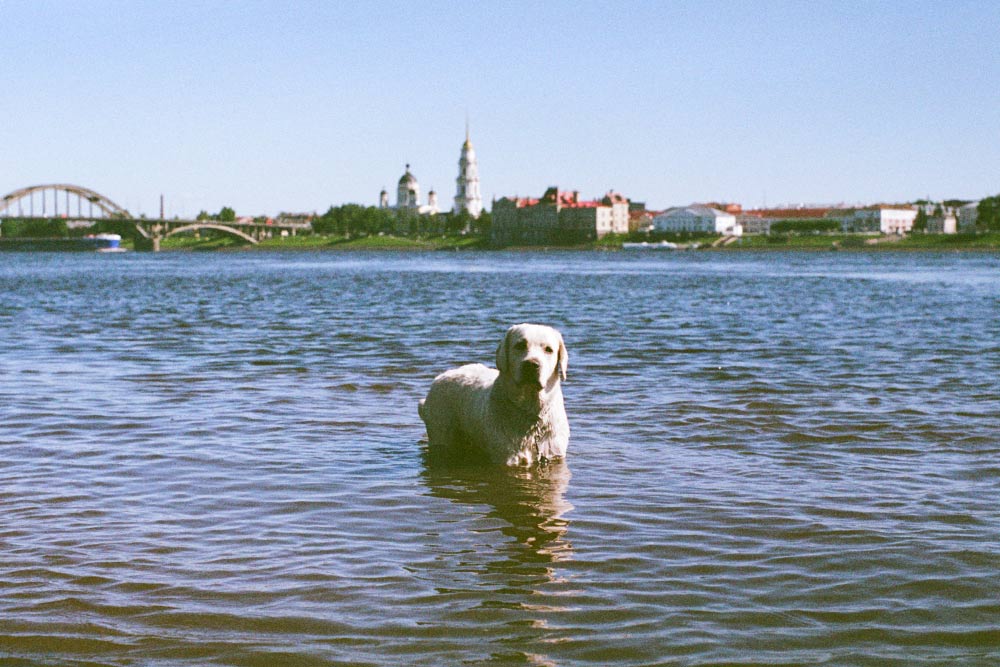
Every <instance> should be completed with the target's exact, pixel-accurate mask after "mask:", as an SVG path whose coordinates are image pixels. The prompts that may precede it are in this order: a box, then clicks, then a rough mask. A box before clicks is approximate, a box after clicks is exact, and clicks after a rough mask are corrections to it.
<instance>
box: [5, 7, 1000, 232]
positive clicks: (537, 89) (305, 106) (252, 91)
mask: <svg viewBox="0 0 1000 667" xmlns="http://www.w3.org/2000/svg"><path fill="white" fill-rule="evenodd" d="M998 26H1000V3H998V2H995V1H992V0H980V1H972V2H964V1H950V0H934V1H929V2H922V1H919V0H914V1H909V2H875V1H860V0H838V1H835V2H822V1H818V2H816V1H795V2H747V1H737V0H733V1H731V2H710V1H691V2H667V1H661V2H623V3H618V2H614V3H612V2H586V1H584V2H557V1H552V2H530V3H529V2H491V3H477V2H467V1H465V2H419V1H416V0H415V1H413V2H381V3H380V2H356V3H339V2H333V1H327V2H288V1H284V2H211V1H203V0H199V1H198V2H187V1H183V0H182V1H177V2H154V1H149V2H105V1H100V0H94V1H90V2H87V1H82V0H81V1H77V2H69V1H63V0H53V1H48V0H25V1H20V0H0V82H2V89H0V117H2V122H0V140H2V142H0V191H2V192H3V193H7V192H10V191H12V190H15V189H17V188H20V187H23V186H27V185H34V184H39V183H54V182H68V183H74V184H77V185H82V186H86V187H90V188H93V189H95V190H97V191H99V192H101V193H103V194H105V195H107V196H109V197H111V198H112V199H114V200H116V201H117V202H118V203H119V204H122V205H124V206H125V207H126V208H128V209H129V210H131V211H132V212H133V213H146V214H155V213H156V212H158V207H159V196H160V194H161V193H162V194H163V195H164V196H165V198H166V210H167V214H168V216H173V215H181V216H185V215H194V214H196V213H197V212H198V211H199V210H201V209H205V210H208V211H211V212H215V211H218V210H219V209H220V208H221V207H222V206H226V205H228V206H232V207H233V208H235V209H236V211H237V213H239V214H241V215H243V214H275V213H278V212H280V211H313V210H317V211H323V210H326V208H327V207H329V206H330V205H337V204H342V203H347V202H356V203H363V204H371V205H375V204H377V200H378V192H379V190H381V189H382V188H383V187H384V188H387V189H388V190H389V191H390V193H391V200H392V201H393V202H394V201H395V185H396V181H397V180H398V179H399V176H400V175H401V174H402V172H403V166H404V164H405V163H410V164H411V165H412V170H413V172H414V174H415V175H416V176H417V178H418V179H419V181H420V185H421V188H422V191H423V193H426V192H427V190H429V189H430V188H434V189H436V190H437V191H438V193H439V196H440V199H441V203H442V205H444V206H446V207H449V208H450V206H451V205H452V201H453V197H454V194H455V177H456V175H457V171H458V166H457V162H458V158H459V151H460V149H461V144H462V141H463V139H464V131H465V118H466V115H468V117H469V119H470V121H471V128H472V141H473V144H474V145H475V148H476V151H477V154H478V157H479V169H480V177H481V182H482V191H483V196H484V198H485V199H486V200H487V205H488V201H489V200H490V199H491V198H493V197H498V198H499V197H502V196H505V195H521V196H527V195H535V196H537V195H539V194H541V192H543V191H544V190H545V188H546V187H547V186H550V185H558V186H560V187H562V188H564V189H575V190H579V191H580V192H581V195H584V196H588V197H593V196H600V195H602V194H603V193H604V192H606V191H607V190H608V189H610V188H614V189H616V190H619V191H621V192H622V193H624V194H625V195H627V196H628V197H630V198H631V199H634V200H638V201H645V202H647V204H648V205H649V206H650V207H651V208H665V207H667V206H672V205H679V204H688V203H691V202H695V201H713V200H714V201H736V202H740V203H742V204H743V205H744V206H759V205H761V204H764V203H766V204H767V205H771V206H774V205H779V204H798V203H839V202H844V203H875V202H898V201H910V200H913V199H917V198H923V197H928V196H929V197H931V198H932V199H942V198H970V199H971V198H979V197H982V196H985V195H992V194H997V193H998V192H1000V41H998V40H997V35H998V29H1000V28H998Z"/></svg>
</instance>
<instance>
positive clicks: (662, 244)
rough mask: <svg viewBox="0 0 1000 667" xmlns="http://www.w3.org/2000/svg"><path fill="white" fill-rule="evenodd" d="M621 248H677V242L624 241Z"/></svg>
mask: <svg viewBox="0 0 1000 667" xmlns="http://www.w3.org/2000/svg"><path fill="white" fill-rule="evenodd" d="M622 250H677V244H676V243H671V242H670V241H660V242H658V243H650V242H649V241H642V242H640V243H631V242H626V243H622Z"/></svg>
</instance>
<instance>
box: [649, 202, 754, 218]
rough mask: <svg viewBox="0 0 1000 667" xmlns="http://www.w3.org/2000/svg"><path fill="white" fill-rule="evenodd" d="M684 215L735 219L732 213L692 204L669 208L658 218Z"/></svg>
mask: <svg viewBox="0 0 1000 667" xmlns="http://www.w3.org/2000/svg"><path fill="white" fill-rule="evenodd" d="M683 214H687V215H694V216H698V217H699V218H704V217H707V216H712V217H713V218H718V217H719V216H730V217H735V216H733V214H732V213H726V212H725V211H720V210H719V209H716V208H711V207H709V206H705V205H704V204H691V205H690V206H677V207H675V208H668V209H667V210H666V211H663V212H662V213H660V214H659V215H657V216H656V217H658V218H659V217H672V216H675V215H683Z"/></svg>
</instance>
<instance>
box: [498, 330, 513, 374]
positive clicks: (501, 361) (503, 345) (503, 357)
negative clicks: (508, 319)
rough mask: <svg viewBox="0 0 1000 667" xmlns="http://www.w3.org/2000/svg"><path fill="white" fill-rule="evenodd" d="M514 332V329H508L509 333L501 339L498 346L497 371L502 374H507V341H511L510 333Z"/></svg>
mask: <svg viewBox="0 0 1000 667" xmlns="http://www.w3.org/2000/svg"><path fill="white" fill-rule="evenodd" d="M513 330H514V327H511V328H509V329H507V333H505V334H504V335H503V338H502V339H500V344H499V345H497V370H498V371H500V373H506V372H507V365H508V364H507V341H508V340H510V332H512V331H513Z"/></svg>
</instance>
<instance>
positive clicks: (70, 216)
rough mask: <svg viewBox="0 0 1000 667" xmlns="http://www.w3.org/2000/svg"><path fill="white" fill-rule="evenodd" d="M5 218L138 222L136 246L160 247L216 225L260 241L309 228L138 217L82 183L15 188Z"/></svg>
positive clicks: (3, 206) (0, 215)
mask: <svg viewBox="0 0 1000 667" xmlns="http://www.w3.org/2000/svg"><path fill="white" fill-rule="evenodd" d="M4 218H18V219H22V220H24V219H50V218H64V219H66V220H68V221H75V222H79V223H82V224H87V223H90V224H93V223H94V222H96V221H98V220H121V221H123V222H128V223H131V224H132V225H134V226H135V229H136V232H138V236H140V237H142V239H144V242H142V243H140V242H139V238H137V239H136V241H137V243H136V247H137V248H140V247H144V248H145V249H149V250H153V251H156V250H159V249H160V242H161V241H162V240H163V239H165V238H167V237H170V236H173V235H174V234H180V233H182V232H189V231H198V230H202V229H214V230H216V231H219V232H222V233H224V234H229V235H230V236H233V237H236V238H239V239H242V240H244V241H246V242H247V243H251V244H254V245H256V244H257V243H259V242H260V240H261V239H264V238H268V237H270V236H271V235H272V234H273V233H274V230H284V231H289V232H290V233H292V234H295V233H296V232H297V231H299V230H302V229H308V228H309V227H310V224H309V223H308V222H302V221H299V220H296V221H283V220H281V219H278V220H267V221H258V220H250V219H241V220H234V221H230V222H219V221H215V220H177V219H174V220H166V219H162V218H136V217H135V216H134V215H132V214H131V213H129V212H128V211H127V210H125V209H124V208H122V207H121V206H119V205H118V204H116V203H115V202H114V201H112V200H111V199H109V198H108V197H105V196H104V195H102V194H100V193H98V192H95V191H94V190H91V189H90V188H84V187H81V186H79V185H69V184H65V183H56V184H49V185H31V186H29V187H26V188H21V189H19V190H14V191H13V192H11V193H9V194H7V195H4V197H3V199H0V229H2V221H3V219H4Z"/></svg>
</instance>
